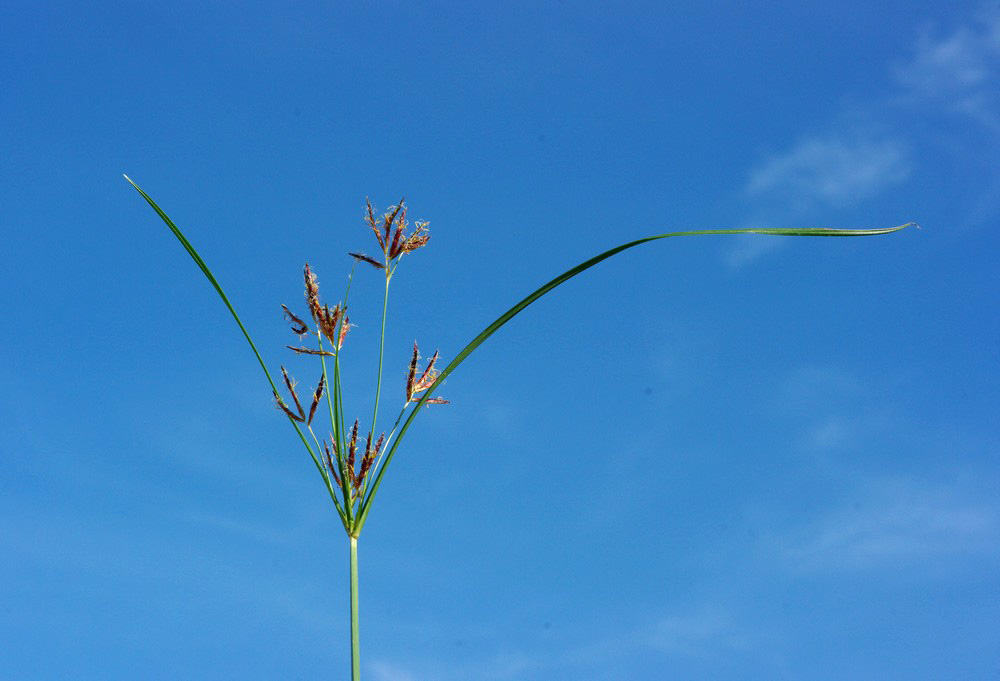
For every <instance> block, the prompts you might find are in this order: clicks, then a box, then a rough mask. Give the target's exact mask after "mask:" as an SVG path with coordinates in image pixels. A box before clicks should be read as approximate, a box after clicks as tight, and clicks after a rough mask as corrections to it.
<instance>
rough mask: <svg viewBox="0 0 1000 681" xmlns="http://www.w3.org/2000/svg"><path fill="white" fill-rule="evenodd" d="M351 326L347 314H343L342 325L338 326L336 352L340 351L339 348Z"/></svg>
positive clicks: (342, 344)
mask: <svg viewBox="0 0 1000 681" xmlns="http://www.w3.org/2000/svg"><path fill="white" fill-rule="evenodd" d="M344 309H345V310H346V309H347V308H344ZM351 326H352V324H351V318H350V317H348V316H347V314H346V313H345V314H344V323H343V324H341V325H340V337H339V338H337V349H338V350H340V348H342V347H343V346H344V337H345V336H346V335H347V332H348V330H350V328H351Z"/></svg>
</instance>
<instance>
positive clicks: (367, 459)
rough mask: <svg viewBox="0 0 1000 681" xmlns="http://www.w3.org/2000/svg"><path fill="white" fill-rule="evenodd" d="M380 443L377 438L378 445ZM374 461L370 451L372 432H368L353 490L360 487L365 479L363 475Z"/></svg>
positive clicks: (366, 473)
mask: <svg viewBox="0 0 1000 681" xmlns="http://www.w3.org/2000/svg"><path fill="white" fill-rule="evenodd" d="M381 445H382V438H381V437H380V438H379V441H378V445H377V446H381ZM374 462H375V454H374V453H373V452H372V434H371V433H370V432H369V433H368V440H367V441H366V442H365V455H364V456H363V457H361V470H359V471H358V475H357V477H356V478H355V480H354V491H355V492H357V491H359V490H360V489H361V485H362V484H363V483H364V481H365V476H366V475H368V470H369V469H370V468H371V467H372V463H374Z"/></svg>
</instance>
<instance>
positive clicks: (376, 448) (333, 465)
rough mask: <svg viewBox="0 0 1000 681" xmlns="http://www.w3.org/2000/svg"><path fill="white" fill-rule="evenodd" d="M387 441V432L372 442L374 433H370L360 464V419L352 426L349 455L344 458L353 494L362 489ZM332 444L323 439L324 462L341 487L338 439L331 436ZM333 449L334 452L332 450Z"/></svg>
mask: <svg viewBox="0 0 1000 681" xmlns="http://www.w3.org/2000/svg"><path fill="white" fill-rule="evenodd" d="M384 441H385V433H382V434H381V435H379V438H378V441H377V442H375V444H374V445H373V444H372V434H371V432H369V433H368V438H367V439H366V441H365V451H364V453H363V454H362V455H361V460H360V464H359V463H358V459H357V455H358V421H357V420H355V421H354V427H353V428H351V437H350V439H349V440H348V442H347V457H346V458H345V460H344V472H345V473H346V475H347V482H348V486H349V487H350V488H351V490H352V494H354V495H356V494H358V492H360V491H361V486H362V485H363V484H364V482H365V477H366V476H367V475H368V472H369V471H370V470H371V467H372V464H373V463H375V459H376V458H377V457H378V453H379V452H380V451H382V443H383V442H384ZM330 442H331V444H329V445H328V444H327V443H326V441H325V440H324V441H323V463H324V465H325V466H326V470H327V472H328V473H329V474H330V476H331V477H332V478H333V481H334V482H335V483H337V486H338V487H339V486H340V485H341V478H340V470H339V469H340V467H339V465H338V462H339V461H340V456H339V452H338V451H337V441H336V440H335V439H334V438H333V436H331V437H330ZM331 449H332V450H333V451H332V453H331V451H330V450H331Z"/></svg>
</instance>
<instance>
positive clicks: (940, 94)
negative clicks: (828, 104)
mask: <svg viewBox="0 0 1000 681" xmlns="http://www.w3.org/2000/svg"><path fill="white" fill-rule="evenodd" d="M913 43H914V45H915V47H914V48H913V49H912V50H911V51H910V54H909V56H908V57H906V58H903V59H901V60H900V61H898V62H896V63H895V64H886V75H887V79H888V87H887V88H885V91H884V94H882V95H880V96H878V97H876V98H875V99H873V100H871V101H869V102H867V103H866V104H861V105H854V106H853V107H852V108H851V109H850V110H848V109H846V108H844V109H842V110H840V111H836V112H834V116H833V117H832V118H831V119H830V120H829V121H817V122H812V123H810V124H809V126H808V127H809V128H811V129H813V130H816V131H817V132H813V133H811V134H802V135H800V136H799V137H798V139H797V140H795V141H794V142H792V143H791V144H790V145H789V146H787V147H786V148H784V149H778V150H775V151H774V152H772V153H770V154H768V155H767V156H766V157H764V158H763V159H761V160H760V161H759V162H758V163H756V164H755V165H754V166H753V167H752V168H750V170H749V171H748V173H747V179H746V182H745V184H744V188H743V190H744V191H743V193H744V197H745V198H746V199H747V200H748V201H749V204H750V207H751V211H750V212H751V214H752V215H753V216H754V218H755V219H753V220H748V221H746V224H747V226H749V225H751V224H779V223H798V222H800V221H801V219H802V218H803V217H804V216H807V215H812V214H814V213H815V212H816V211H817V209H823V210H824V212H828V211H829V210H831V209H834V210H839V209H848V208H852V207H854V206H857V205H860V204H861V203H862V202H864V201H870V200H872V199H874V198H876V197H878V196H880V195H881V194H883V193H884V192H886V191H888V190H890V189H892V188H893V187H896V186H899V185H902V184H903V183H905V182H906V181H907V180H908V179H909V178H910V177H911V176H913V175H915V174H916V172H917V171H918V169H919V160H920V158H921V157H922V155H923V151H922V145H925V144H927V140H926V139H924V138H925V137H927V135H922V134H914V133H912V131H911V132H909V133H907V132H906V130H912V129H913V126H914V125H915V126H916V129H922V130H925V131H926V130H934V131H935V132H937V131H938V130H939V128H940V123H941V121H942V116H944V117H947V116H955V117H960V118H959V119H957V120H960V121H961V123H962V125H961V126H959V127H958V128H956V130H955V131H954V135H953V139H954V140H961V142H960V143H961V144H962V145H964V146H963V147H962V148H963V149H965V150H966V151H964V152H962V153H965V154H966V155H970V154H971V156H970V158H973V161H974V162H975V163H977V164H979V163H984V162H985V163H986V164H987V165H989V161H988V160H986V161H984V160H983V159H984V158H988V157H984V156H983V154H984V152H983V149H982V146H983V144H984V143H985V144H987V145H988V146H991V147H993V146H994V145H996V144H997V143H998V142H1000V87H998V83H1000V10H990V11H984V12H982V13H981V14H980V16H979V17H978V18H976V19H975V20H974V21H966V22H965V23H964V24H963V25H960V26H958V27H956V28H953V29H951V30H949V31H938V32H937V33H935V31H934V30H933V29H931V28H927V29H925V30H924V31H923V33H922V35H920V36H919V37H917V38H916V39H915V40H914V41H913ZM969 121H974V122H975V123H977V124H978V125H977V126H969V125H968V123H969ZM976 130H978V131H979V132H978V134H979V135H980V137H979V138H978V139H976V140H975V141H969V140H970V138H969V135H970V131H971V133H972V134H973V135H974V134H977V133H975V131H976ZM887 131H893V132H891V133H890V132H887ZM984 131H985V132H984ZM952 143H953V144H954V142H952ZM956 146H957V145H956ZM949 153H958V152H956V151H954V150H952V151H950V152H949ZM959 155H961V154H959ZM976 177H978V178H981V180H980V181H982V182H983V184H984V187H983V188H982V191H981V192H978V194H977V195H978V196H980V197H981V199H980V203H979V204H977V205H976V206H975V207H974V209H973V211H972V215H970V217H969V218H968V219H967V220H966V221H967V222H971V223H974V224H981V223H982V222H984V221H985V220H986V219H987V218H988V217H990V216H992V215H995V213H996V212H997V210H998V208H1000V201H998V197H1000V173H996V172H993V173H990V172H989V171H986V172H985V173H984V172H982V171H980V172H978V173H976ZM759 218H763V219H759ZM778 247H779V244H778V243H775V242H768V241H766V240H764V239H756V240H749V239H748V240H745V241H743V242H738V243H736V244H735V245H734V246H733V248H732V249H731V250H730V252H729V253H728V255H727V260H728V262H729V265H730V266H733V267H738V266H741V265H744V264H746V263H748V262H750V261H753V260H756V259H757V258H759V257H761V256H762V255H764V254H766V253H768V252H770V251H772V250H775V249H776V248H778Z"/></svg>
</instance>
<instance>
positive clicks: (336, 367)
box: [125, 176, 916, 681]
mask: <svg viewBox="0 0 1000 681" xmlns="http://www.w3.org/2000/svg"><path fill="white" fill-rule="evenodd" d="M125 179H126V180H128V182H129V183H130V184H131V185H132V186H133V187H134V188H135V189H136V191H138V192H139V194H141V195H142V197H143V198H144V199H145V200H146V202H147V203H148V204H149V205H150V206H151V207H152V209H153V210H154V211H156V213H157V215H159V216H160V218H161V219H162V220H163V222H164V223H166V225H167V227H169V228H170V231H171V232H172V233H173V235H174V236H175V237H176V238H177V240H178V241H180V243H181V245H182V246H184V248H185V250H187V252H188V254H189V255H190V256H191V258H192V259H193V260H194V261H195V263H196V264H197V265H198V267H199V269H201V272H202V274H204V275H205V277H206V278H207V279H208V281H209V282H210V283H211V285H212V287H213V288H214V289H215V292H216V293H217V294H218V296H219V298H221V300H222V302H223V303H224V304H225V306H226V308H227V309H228V310H229V313H230V314H231V315H232V317H233V319H234V320H235V322H236V324H237V325H238V326H239V328H240V331H241V332H242V333H243V336H244V338H246V341H247V343H248V344H249V346H250V349H251V350H252V351H253V354H254V356H255V357H256V359H257V362H258V363H259V364H260V368H261V369H262V370H263V373H264V376H265V378H266V379H267V382H268V383H269V387H270V390H271V393H272V396H273V398H274V400H275V403H276V406H277V407H278V409H279V410H280V411H281V412H282V413H283V414H284V415H285V417H286V418H287V420H288V422H289V423H290V424H291V426H292V428H293V429H294V430H295V434H296V436H297V438H298V440H299V441H301V443H302V445H303V446H304V447H305V449H306V451H307V452H308V454H309V457H310V458H311V459H312V462H313V465H314V466H315V467H316V470H317V472H318V473H319V475H320V478H321V479H322V481H323V485H324V487H325V488H326V492H327V494H328V495H329V496H330V500H331V501H332V503H333V506H334V508H335V509H336V512H337V515H338V517H339V518H340V522H341V524H342V525H343V527H344V531H345V533H346V534H347V539H348V543H349V548H350V567H349V575H350V632H351V637H350V650H351V653H350V659H351V679H352V681H359V680H360V678H361V658H360V636H359V633H360V627H359V617H358V538H359V537H360V536H361V531H362V529H363V528H364V526H365V522H366V521H367V520H368V515H369V513H370V512H371V509H372V504H373V502H374V500H375V497H376V495H377V494H378V490H379V486H380V485H381V483H382V479H383V477H384V476H385V473H386V471H387V470H388V468H389V465H390V464H391V463H392V460H393V457H394V456H395V455H396V452H397V450H398V448H399V445H400V443H401V442H402V441H403V438H404V436H405V435H406V433H407V431H408V430H409V428H410V426H411V425H412V423H413V420H414V419H415V418H416V417H417V415H418V414H420V413H421V411H422V410H423V407H424V406H427V405H434V404H446V403H447V400H445V399H444V398H442V397H438V396H436V391H437V388H438V386H439V385H440V384H441V382H442V381H444V380H445V379H446V378H447V377H448V376H449V375H451V373H452V372H453V371H455V369H456V368H458V366H459V365H460V364H461V363H462V362H464V361H465V360H466V359H467V358H468V357H469V355H471V354H472V353H473V352H474V351H475V350H476V349H477V348H478V347H479V346H480V345H482V344H483V342H485V341H486V339H487V338H489V337H490V336H492V335H493V334H494V333H496V332H497V330H499V329H500V327H502V326H503V325H504V324H506V323H507V322H509V321H510V320H511V319H513V318H514V317H515V316H516V315H517V314H518V313H519V312H521V311H522V310H524V309H525V308H526V307H528V306H529V305H531V304H532V303H533V302H535V301H536V300H538V299H539V298H541V297H542V296H544V295H546V294H547V293H549V292H551V291H552V290H553V289H555V288H556V287H558V286H560V285H561V284H563V283H565V282H566V281H568V280H569V279H572V278H573V277H575V276H576V275H578V274H580V273H582V272H584V271H586V270H588V269H590V268H591V267H593V266H594V265H597V264H598V263H600V262H602V261H604V260H607V259H608V258H610V257H612V256H615V255H617V254H619V253H621V252H623V251H626V250H629V249H631V248H634V247H636V246H640V245H642V244H646V243H650V242H653V241H659V240H660V239H667V238H670V237H676V236H700V235H720V234H762V235H772V236H819V237H859V236H875V235H879V234H889V233H891V232H898V231H900V230H903V229H905V228H907V227H910V226H916V225H915V223H912V222H910V223H906V224H904V225H899V226H897V227H886V228H877V229H828V228H815V227H813V228H772V227H754V228H740V229H701V230H686V231H678V232H668V233H665V234H656V235H653V236H647V237H642V238H639V239H635V240H633V241H629V242H626V243H623V244H621V245H619V246H615V247H614V248H611V249H609V250H606V251H604V252H603V253H599V254H598V255H595V256H594V257H592V258H589V259H588V260H585V261H583V262H581V263H580V264H578V265H576V266H575V267H572V268H570V269H568V270H566V271H565V272H563V273H562V274H560V275H559V276H557V277H555V278H554V279H551V280H550V281H548V282H547V283H545V284H544V285H542V286H541V287H540V288H538V289H536V290H535V291H533V292H531V293H530V294H528V295H527V296H525V297H524V298H522V299H521V300H520V301H518V302H517V303H516V304H514V306H513V307H511V308H510V309H509V310H507V311H506V312H504V313H503V314H502V315H500V316H499V317H497V318H496V319H495V320H494V321H493V322H491V323H490V324H489V325H488V326H486V328H484V329H483V330H482V331H480V332H479V333H478V334H477V335H476V336H475V337H474V338H473V339H472V340H471V341H469V343H468V344H467V345H466V346H465V347H464V348H462V350H460V351H459V352H458V354H457V355H456V356H455V358H454V359H452V360H451V361H450V362H449V363H448V364H447V365H446V366H445V367H444V368H441V369H438V368H437V364H438V359H439V354H438V352H435V353H434V354H433V355H432V356H431V358H430V359H429V360H428V361H427V362H426V364H425V365H424V366H423V368H422V369H421V367H420V351H419V348H418V346H417V344H416V342H414V345H413V351H412V355H411V359H410V362H409V367H408V371H407V374H406V376H407V378H406V383H405V389H404V399H403V404H402V408H401V409H400V411H399V412H398V414H397V415H396V418H395V421H394V422H393V424H392V426H391V427H390V428H389V429H388V430H387V431H386V430H383V431H381V432H379V431H377V430H376V426H377V422H378V416H379V413H378V412H379V403H380V400H381V398H382V395H381V393H382V370H383V357H384V350H385V331H386V319H387V309H388V302H389V288H390V284H391V282H392V278H393V275H394V273H395V272H396V268H397V267H398V265H399V261H400V259H401V258H403V257H404V256H406V255H408V254H410V253H413V252H415V251H417V250H419V249H420V248H423V247H424V246H426V245H427V242H428V239H429V234H428V231H427V223H426V222H414V223H413V225H412V226H411V225H410V224H409V223H408V221H407V209H406V205H405V203H404V202H403V201H402V200H401V201H400V202H399V203H398V204H395V205H394V206H393V207H392V208H390V209H389V210H388V211H387V212H385V213H383V214H378V212H377V211H376V210H375V208H374V207H373V206H372V205H371V203H370V202H366V210H365V222H366V223H367V226H368V228H369V229H370V230H371V231H372V232H373V233H374V238H375V241H376V243H377V245H378V249H379V253H378V254H377V255H376V256H374V257H373V256H369V255H366V254H364V253H361V252H350V253H349V255H350V256H351V257H352V258H354V260H355V266H356V265H357V264H359V263H363V264H364V265H367V266H370V267H372V268H373V269H375V270H377V271H378V272H379V273H380V274H381V275H382V276H384V278H385V292H384V296H383V299H382V315H381V333H380V336H379V353H378V370H377V373H376V380H375V402H374V404H375V406H374V410H373V413H372V416H371V422H370V423H369V424H368V425H366V426H362V425H361V423H360V420H355V421H354V423H353V424H352V425H350V426H348V422H347V421H345V419H344V398H343V395H342V392H341V381H340V367H341V365H340V355H341V352H342V349H343V347H344V342H345V338H346V336H347V334H348V331H349V330H350V328H351V323H350V320H349V317H348V313H347V303H348V298H349V295H350V288H351V282H352V281H353V277H354V272H355V270H354V268H352V269H351V274H350V277H349V278H348V284H347V288H346V290H345V291H344V294H343V296H342V298H341V299H340V300H339V301H337V302H336V303H335V304H334V306H333V307H332V308H331V307H330V306H329V304H326V303H323V302H321V300H320V294H319V284H318V282H317V278H316V275H315V273H314V272H313V270H312V268H311V267H310V265H309V264H308V263H307V264H306V265H305V267H304V270H303V277H304V283H305V300H306V307H307V309H308V314H296V312H295V311H294V310H292V309H291V308H289V307H287V306H285V305H282V306H281V308H282V310H283V313H284V317H285V319H286V320H287V321H288V323H289V324H290V325H291V330H292V332H293V334H294V335H295V336H297V337H298V343H297V344H296V345H289V346H288V349H290V350H291V351H292V352H293V353H296V354H299V355H309V356H313V357H315V358H316V359H317V360H318V362H319V379H318V382H317V385H316V388H315V390H314V391H313V392H312V394H311V396H308V398H307V400H303V399H302V398H301V397H300V395H299V393H298V392H297V391H296V383H295V381H294V379H293V378H292V377H291V376H290V375H289V374H288V371H287V370H286V369H285V367H284V366H281V379H280V380H281V383H282V386H281V387H283V388H284V392H285V393H286V394H287V398H286V397H284V396H283V394H282V390H281V389H280V388H279V385H278V383H277V382H276V380H275V377H274V375H273V374H272V372H271V371H270V370H269V369H268V368H267V364H266V363H265V362H264V359H263V357H261V354H260V352H259V351H258V349H257V346H256V344H255V343H254V342H253V339H252V338H251V337H250V333H249V331H247V328H246V326H244V324H243V322H242V320H241V319H240V317H239V315H238V314H237V313H236V309H235V308H234V307H233V304H232V303H231V302H230V300H229V298H228V297H227V296H226V294H225V292H224V291H223V290H222V286H221V285H220V284H219V282H218V280H217V279H216V278H215V276H214V275H213V274H212V271H211V270H210V269H209V267H208V265H206V264H205V261H204V260H202V258H201V256H200V255H199V254H198V252H197V251H196V250H195V248H194V246H192V245H191V242H190V241H188V239H187V237H185V236H184V234H183V233H182V232H181V230H180V229H179V228H178V227H177V225H176V224H174V222H173V221H172V220H171V219H170V218H169V217H168V216H167V214H166V213H164V212H163V210H162V209H161V208H160V207H159V206H158V205H157V204H156V202H154V201H153V199H152V198H150V196H149V195H148V194H147V193H146V192H145V191H143V190H142V189H141V188H140V187H139V186H138V185H137V184H136V183H135V182H132V180H131V179H129V178H128V176H125ZM408 228H411V229H412V231H411V232H409V233H408V232H407V230H408ZM307 319H308V320H311V322H312V323H311V324H310V323H309V321H307ZM324 403H325V404H324ZM306 405H308V408H307V407H306ZM321 405H322V406H321ZM321 412H326V414H325V415H324V416H322V417H320V419H321V420H324V419H325V418H328V419H329V427H328V428H327V429H325V432H322V431H321V432H320V434H319V435H317V432H316V431H317V430H319V428H318V424H317V426H316V428H314V423H316V421H315V419H316V417H317V415H318V414H319V413H321ZM376 432H379V435H378V436H377V437H376V435H375V433H376Z"/></svg>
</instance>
